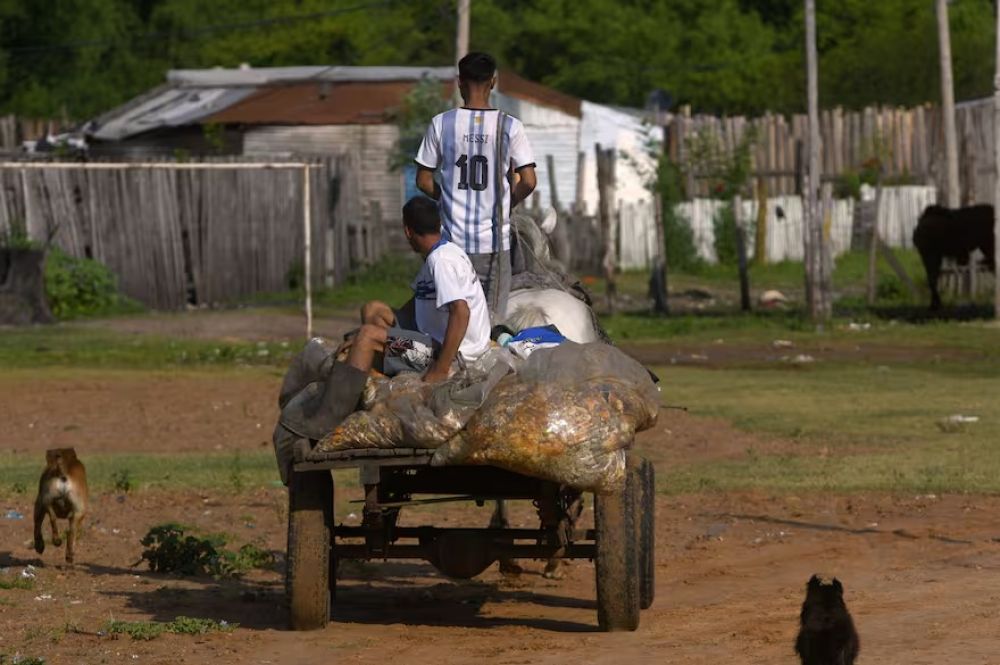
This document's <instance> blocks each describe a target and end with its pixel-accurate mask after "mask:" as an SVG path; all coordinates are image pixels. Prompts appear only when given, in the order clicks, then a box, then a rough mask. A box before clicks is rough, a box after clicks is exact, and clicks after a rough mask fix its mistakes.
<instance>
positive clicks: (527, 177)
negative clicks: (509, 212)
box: [510, 166, 538, 207]
mask: <svg viewBox="0 0 1000 665" xmlns="http://www.w3.org/2000/svg"><path fill="white" fill-rule="evenodd" d="M517 175H518V179H517V183H516V184H515V185H514V191H512V192H511V193H510V205H511V207H514V206H516V205H517V204H518V203H520V202H521V201H523V200H525V199H526V198H528V197H529V196H531V193H532V192H533V191H535V187H536V186H537V185H538V178H537V177H536V176H535V167H534V166H525V167H523V168H521V169H518V171H517Z"/></svg>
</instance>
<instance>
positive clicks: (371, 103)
mask: <svg viewBox="0 0 1000 665" xmlns="http://www.w3.org/2000/svg"><path fill="white" fill-rule="evenodd" d="M452 85H453V84H452V83H451V82H442V83H441V96H442V97H447V96H448V94H449V92H450V91H451V89H452ZM412 89H413V82H412V81H351V82H348V83H331V82H329V81H315V82H308V83H290V84H287V85H271V86H267V87H264V88H260V89H259V90H258V91H257V92H256V93H255V94H253V95H251V96H249V97H247V98H246V99H244V100H242V101H240V102H237V103H235V104H233V105H231V106H229V107H228V108H226V109H224V110H222V111H219V112H218V113H215V114H213V115H211V116H208V117H206V118H204V119H203V122H217V123H221V124H242V125H377V124H382V123H385V122H387V121H388V120H389V112H390V111H391V110H392V109H395V108H398V107H399V105H400V104H402V102H403V98H404V97H406V94H407V93H408V92H409V91H410V90H412Z"/></svg>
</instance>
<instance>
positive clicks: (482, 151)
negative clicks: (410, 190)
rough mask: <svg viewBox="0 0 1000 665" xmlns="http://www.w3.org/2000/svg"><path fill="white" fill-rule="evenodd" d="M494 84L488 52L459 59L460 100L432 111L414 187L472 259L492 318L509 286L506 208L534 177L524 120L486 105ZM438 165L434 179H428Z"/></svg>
mask: <svg viewBox="0 0 1000 665" xmlns="http://www.w3.org/2000/svg"><path fill="white" fill-rule="evenodd" d="M496 83H497V63H496V60H494V59H493V57H492V56H490V55H487V54H486V53H470V54H468V55H467V56H465V57H464V58H462V59H461V60H460V61H459V62H458V85H459V91H460V92H461V94H462V101H463V102H464V105H463V106H462V107H461V108H458V109H452V110H450V111H445V112H444V113H441V114H439V115H437V116H435V117H434V119H433V120H432V121H431V124H430V126H429V127H428V128H427V133H426V134H424V140H423V142H422V143H421V144H420V149H419V150H418V151H417V157H416V162H417V187H418V188H419V189H420V190H421V191H422V192H424V193H425V194H427V196H430V197H431V198H433V199H434V200H436V201H438V207H439V209H440V211H441V219H442V222H443V237H444V238H445V239H447V240H449V241H451V242H453V243H455V244H456V245H458V246H459V247H461V248H462V249H464V250H465V253H466V254H468V255H469V258H470V259H471V260H472V265H473V266H474V267H475V269H476V274H477V275H478V276H479V280H480V282H481V283H482V285H483V290H484V292H485V293H486V301H487V304H488V306H489V310H490V315H491V317H492V319H493V322H494V323H498V322H499V320H500V319H502V318H503V317H504V315H505V312H506V309H507V296H508V295H509V293H510V282H511V264H510V211H511V209H512V208H513V207H514V206H516V205H517V204H518V203H520V202H521V201H523V200H524V199H526V198H527V197H528V196H529V195H530V194H531V192H532V191H534V189H535V185H536V182H537V180H536V178H535V161H534V155H533V154H532V152H531V146H530V145H529V144H528V138H527V137H526V136H525V134H524V126H523V125H522V124H521V122H520V121H519V120H518V119H517V118H515V117H513V116H511V115H508V114H506V113H503V112H501V111H499V110H497V109H494V108H492V107H491V106H490V93H491V92H492V91H493V88H494V87H495V86H496ZM439 169H440V174H441V175H440V185H439V184H438V183H437V182H435V179H434V173H435V171H438V170H439ZM515 174H517V176H518V177H517V178H516V181H517V182H516V184H514V185H513V186H512V185H511V183H512V181H514V180H515V178H514V175H515Z"/></svg>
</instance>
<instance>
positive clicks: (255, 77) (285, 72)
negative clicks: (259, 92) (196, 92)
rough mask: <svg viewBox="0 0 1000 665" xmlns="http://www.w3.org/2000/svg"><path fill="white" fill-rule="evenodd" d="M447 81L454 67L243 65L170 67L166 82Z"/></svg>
mask: <svg viewBox="0 0 1000 665" xmlns="http://www.w3.org/2000/svg"><path fill="white" fill-rule="evenodd" d="M425 77H428V78H436V79H439V80H441V81H450V80H453V79H454V78H455V68H454V67H315V66H314V67H261V68H257V69H255V68H253V67H245V68H240V69H222V68H216V69H173V70H170V71H169V72H167V82H168V83H176V84H179V85H188V86H234V85H268V84H273V83H300V82H303V81H331V82H337V83H347V82H354V81H371V82H379V81H419V80H420V79H422V78H425Z"/></svg>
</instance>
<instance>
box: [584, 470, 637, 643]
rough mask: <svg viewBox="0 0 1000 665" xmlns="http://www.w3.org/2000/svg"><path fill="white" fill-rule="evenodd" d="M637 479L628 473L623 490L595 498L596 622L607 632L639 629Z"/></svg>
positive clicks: (630, 472)
mask: <svg viewBox="0 0 1000 665" xmlns="http://www.w3.org/2000/svg"><path fill="white" fill-rule="evenodd" d="M637 479H638V473H636V472H633V471H629V472H627V473H626V474H625V487H624V488H623V490H622V491H620V492H617V493H615V494H607V495H597V496H595V497H594V528H595V531H596V540H597V542H596V556H595V559H594V564H595V565H594V568H595V577H596V581H597V623H598V625H599V626H600V627H601V630H603V631H606V632H615V631H631V630H635V629H636V628H638V627H639V548H638V545H639V537H638V524H637V523H636V514H637V510H636V505H635V503H636V501H637V500H638V499H639V498H640V497H639V496H638V495H639V492H638V489H639V488H638V483H637V482H636V481H637Z"/></svg>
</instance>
